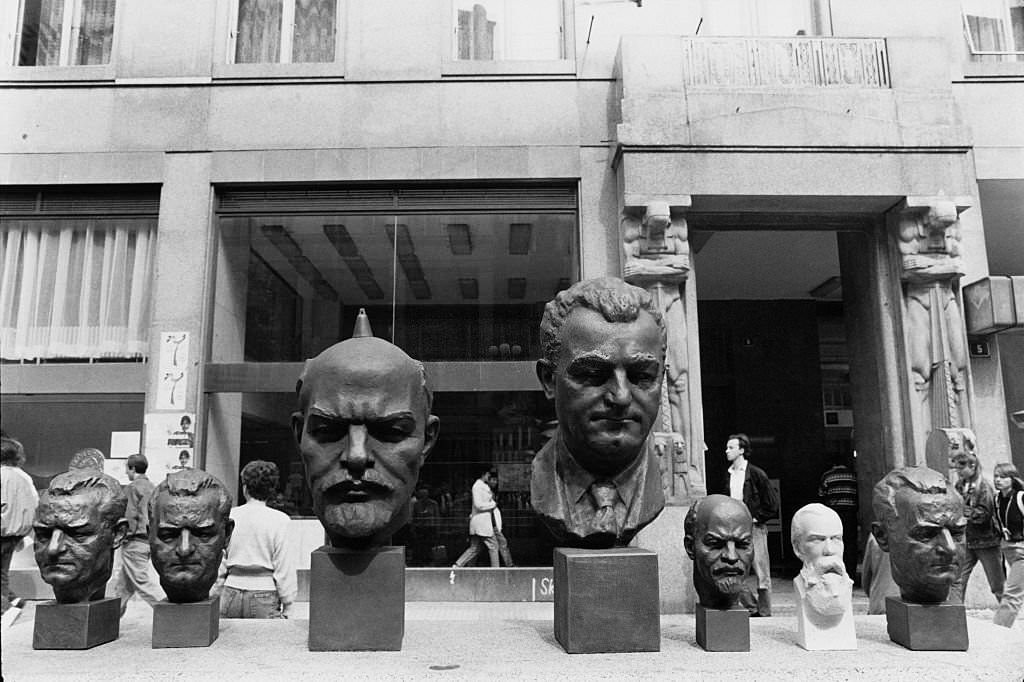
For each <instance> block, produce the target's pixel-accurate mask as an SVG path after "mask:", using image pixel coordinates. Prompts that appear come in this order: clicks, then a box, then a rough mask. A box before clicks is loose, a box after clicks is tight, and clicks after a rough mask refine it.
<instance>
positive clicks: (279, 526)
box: [224, 499, 299, 604]
mask: <svg viewBox="0 0 1024 682" xmlns="http://www.w3.org/2000/svg"><path fill="white" fill-rule="evenodd" d="M231 518H232V519H234V521H235V530H234V532H233V533H232V534H231V542H229V543H228V553H227V559H225V562H224V563H225V564H226V566H227V571H228V577H227V579H226V580H225V581H224V584H225V585H226V586H227V587H233V588H235V589H236V590H274V589H276V590H277V594H278V595H279V596H280V598H281V602H282V603H284V604H291V603H292V602H294V601H295V597H296V596H297V595H298V592H299V586H298V579H297V578H296V576H295V569H296V565H297V561H296V556H295V552H294V551H292V550H291V548H290V547H289V545H288V526H289V524H290V523H291V519H290V518H288V515H287V514H285V513H284V512H280V511H278V510H276V509H271V508H270V507H268V506H267V503H266V502H264V501H262V500H253V499H250V500H249V501H248V502H246V503H245V504H243V505H242V506H241V507H235V508H234V509H232V510H231ZM232 569H239V570H238V573H235V571H233V570H232ZM260 569H263V571H262V574H261V571H260Z"/></svg>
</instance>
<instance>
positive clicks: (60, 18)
mask: <svg viewBox="0 0 1024 682" xmlns="http://www.w3.org/2000/svg"><path fill="white" fill-rule="evenodd" d="M116 5H117V0H22V3H21V12H20V14H19V21H18V27H19V31H18V37H17V65H18V66H79V65H97V64H109V63H110V53H111V46H112V45H113V39H114V10H115V7H116Z"/></svg>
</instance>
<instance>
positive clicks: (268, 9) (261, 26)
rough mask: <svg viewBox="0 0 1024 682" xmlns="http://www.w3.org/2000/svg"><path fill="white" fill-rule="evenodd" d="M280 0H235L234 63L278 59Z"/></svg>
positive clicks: (279, 54)
mask: <svg viewBox="0 0 1024 682" xmlns="http://www.w3.org/2000/svg"><path fill="white" fill-rule="evenodd" d="M281 3H282V0H238V33H237V34H236V36H235V63H236V64H262V63H266V62H279V61H281Z"/></svg>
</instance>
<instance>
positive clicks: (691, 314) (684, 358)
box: [622, 196, 706, 506]
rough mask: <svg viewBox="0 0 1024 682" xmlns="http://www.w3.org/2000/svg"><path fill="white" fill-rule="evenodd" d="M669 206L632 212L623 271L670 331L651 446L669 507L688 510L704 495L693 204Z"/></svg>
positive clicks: (627, 217) (685, 200)
mask: <svg viewBox="0 0 1024 682" xmlns="http://www.w3.org/2000/svg"><path fill="white" fill-rule="evenodd" d="M671 201H673V202H674V203H673V204H670V203H669V201H668V200H665V199H651V200H649V201H648V202H647V203H646V204H645V205H628V204H627V205H626V207H625V208H624V210H623V217H622V246H623V255H624V258H623V264H622V270H623V278H624V279H625V280H626V281H627V282H629V283H630V284H634V285H636V286H639V287H643V288H644V289H646V290H647V291H648V292H650V294H651V296H652V297H653V298H654V301H655V303H656V305H657V306H658V308H659V309H660V311H661V314H662V316H663V318H664V320H665V326H666V327H667V330H668V345H667V348H666V353H665V364H666V371H665V382H664V384H663V388H662V404H661V412H660V416H659V420H658V422H656V423H655V426H654V429H653V431H652V433H653V438H652V444H653V447H654V448H655V449H656V450H657V452H658V454H659V462H660V464H661V471H662V484H663V486H664V489H665V499H666V502H667V503H668V504H669V505H677V506H688V505H689V504H690V503H691V502H692V501H693V500H695V499H697V498H698V497H703V496H704V495H705V493H706V487H705V483H704V429H703V412H702V408H701V391H700V355H699V340H698V337H697V310H696V294H695V293H694V292H693V290H692V286H690V284H691V283H690V282H689V274H690V245H689V242H688V237H687V226H686V218H685V217H684V211H685V209H686V208H688V207H689V206H690V198H689V197H688V196H687V197H673V198H672V199H671Z"/></svg>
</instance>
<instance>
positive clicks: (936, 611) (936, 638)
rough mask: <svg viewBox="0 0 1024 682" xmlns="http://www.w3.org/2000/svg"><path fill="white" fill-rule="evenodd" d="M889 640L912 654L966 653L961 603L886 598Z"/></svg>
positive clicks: (964, 623)
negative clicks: (921, 602)
mask: <svg viewBox="0 0 1024 682" xmlns="http://www.w3.org/2000/svg"><path fill="white" fill-rule="evenodd" d="M885 624H886V629H887V630H888V631H889V639H891V640H892V641H894V642H896V643H897V644H900V645H902V646H905V647H906V648H908V649H912V650H914V651H967V646H968V640H967V615H966V612H965V611H964V607H963V604H911V603H909V602H905V601H903V600H902V599H898V598H896V597H886V599H885Z"/></svg>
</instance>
